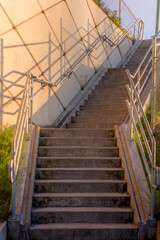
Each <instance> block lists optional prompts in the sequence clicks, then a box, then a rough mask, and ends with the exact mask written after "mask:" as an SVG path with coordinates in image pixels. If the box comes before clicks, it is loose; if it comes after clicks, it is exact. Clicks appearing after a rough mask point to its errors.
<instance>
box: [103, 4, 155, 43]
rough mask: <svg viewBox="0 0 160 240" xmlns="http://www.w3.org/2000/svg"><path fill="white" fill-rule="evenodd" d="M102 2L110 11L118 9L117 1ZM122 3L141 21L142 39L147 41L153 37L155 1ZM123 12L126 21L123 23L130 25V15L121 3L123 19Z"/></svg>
mask: <svg viewBox="0 0 160 240" xmlns="http://www.w3.org/2000/svg"><path fill="white" fill-rule="evenodd" d="M103 2H104V3H106V6H107V7H108V8H110V9H111V10H112V11H113V10H115V9H118V7H119V0H103ZM124 2H126V4H127V5H128V7H129V8H130V9H131V11H132V12H133V14H134V15H135V17H136V18H142V19H143V21H144V26H145V34H144V38H145V39H149V38H150V37H151V36H153V35H155V23H156V8H157V0H124ZM125 11H126V16H125V17H126V19H124V21H128V23H129V24H131V25H132V24H133V22H132V23H130V20H131V19H132V18H129V17H130V14H129V12H128V11H127V9H126V8H125V7H124V4H123V3H122V12H123V14H122V17H124V14H125ZM122 21H123V20H122ZM129 26H130V25H129Z"/></svg>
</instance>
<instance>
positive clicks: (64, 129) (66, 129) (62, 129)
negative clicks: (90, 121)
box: [41, 128, 114, 132]
mask: <svg viewBox="0 0 160 240" xmlns="http://www.w3.org/2000/svg"><path fill="white" fill-rule="evenodd" d="M42 130H43V131H44V130H46V131H48V130H52V131H62V132H63V131H68V132H69V131H77V130H78V131H82V129H81V128H76V129H69V128H41V131H42ZM87 130H88V131H97V130H99V131H102V130H105V131H114V129H113V128H104V129H103V128H101V129H90V128H88V129H87V128H85V131H87Z"/></svg>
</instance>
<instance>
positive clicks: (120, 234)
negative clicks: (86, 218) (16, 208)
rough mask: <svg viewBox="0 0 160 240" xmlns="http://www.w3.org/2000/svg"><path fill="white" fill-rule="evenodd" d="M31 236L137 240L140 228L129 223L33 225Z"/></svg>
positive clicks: (65, 239) (40, 238)
mask: <svg viewBox="0 0 160 240" xmlns="http://www.w3.org/2000/svg"><path fill="white" fill-rule="evenodd" d="M29 235H30V239H31V240H32V239H33V240H44V239H47V240H49V239H59V240H61V239H63V240H71V239H76V240H115V239H116V240H137V239H138V227H137V226H136V225H135V224H128V223H127V224H120V223H116V224H113V223H112V224H107V223H105V224H100V223H97V224H94V223H65V224H62V223H61V224H39V225H31V227H30V229H29ZM46 236H47V238H46Z"/></svg>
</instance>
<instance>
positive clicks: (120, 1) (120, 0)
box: [119, 0, 122, 23]
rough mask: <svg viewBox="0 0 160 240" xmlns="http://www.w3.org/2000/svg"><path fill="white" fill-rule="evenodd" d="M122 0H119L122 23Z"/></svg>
mask: <svg viewBox="0 0 160 240" xmlns="http://www.w3.org/2000/svg"><path fill="white" fill-rule="evenodd" d="M121 14H122V0H119V22H120V23H121V19H122V15H121Z"/></svg>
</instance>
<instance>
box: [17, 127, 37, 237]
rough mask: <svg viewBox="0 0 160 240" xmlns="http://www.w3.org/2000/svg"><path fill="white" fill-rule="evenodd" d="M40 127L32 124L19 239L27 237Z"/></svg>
mask: <svg viewBox="0 0 160 240" xmlns="http://www.w3.org/2000/svg"><path fill="white" fill-rule="evenodd" d="M39 134H40V127H38V126H34V131H33V135H32V141H31V148H30V153H29V161H28V169H27V178H26V183H25V190H24V197H23V204H22V211H21V216H20V239H28V227H29V226H30V221H31V220H30V218H31V208H32V196H33V191H34V178H35V167H36V159H37V154H38V144H39Z"/></svg>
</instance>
